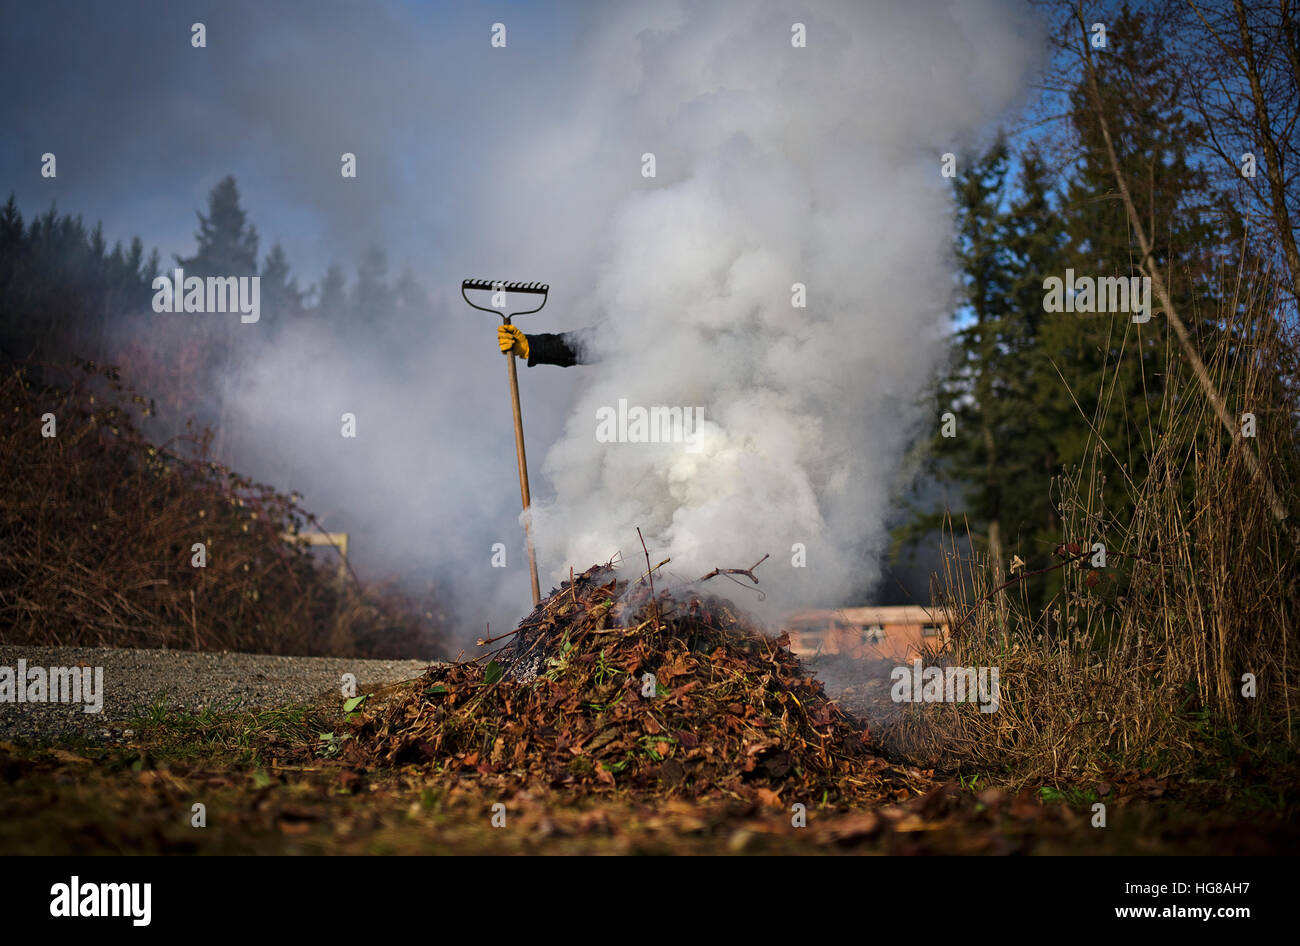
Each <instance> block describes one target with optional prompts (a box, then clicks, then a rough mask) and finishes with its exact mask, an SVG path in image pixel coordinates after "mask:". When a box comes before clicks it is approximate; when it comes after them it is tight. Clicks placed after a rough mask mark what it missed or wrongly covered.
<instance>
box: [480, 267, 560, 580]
mask: <svg viewBox="0 0 1300 946" xmlns="http://www.w3.org/2000/svg"><path fill="white" fill-rule="evenodd" d="M470 289H477V290H482V291H484V292H490V293H492V304H493V307H492V308H488V307H487V306H481V305H479V304H478V303H477V302H474V301H473V300H472V299H470V297H469V295H468V294H467V290H470ZM550 289H551V287H550V286H548V285H546V284H545V283H537V282H528V283H524V282H506V281H505V280H501V279H466V280H465V281H464V282H462V283H461V284H460V294H461V296H462V297H463V298H464V300H465V301H466V302H468V303H469V304H470V305H471V306H473V307H474V308H475V309H480V310H482V311H483V312H491V313H492V314H493V315H499V316H501V324H502V325H510V324H511V322H510V320H511V319H513V318H514V317H515V316H516V315H529V314H530V313H533V312H537V311H538V310H540V309H541V308H542V306H544V305H546V297H547V293H549V292H550ZM512 292H518V293H528V294H531V295H537V296H541V297H542V301H541V304H540V305H538V306H537V308H536V309H522V310H520V311H518V312H511V313H509V314H506V313H505V311H504V310H505V308H506V304H505V296H506V294H508V293H512ZM498 300H499V302H498ZM506 363H507V365H508V366H509V369H510V401H511V404H512V405H513V407H514V411H515V456H516V457H517V458H518V459H519V496H520V498H521V499H522V500H523V503H524V536H525V538H526V539H527V541H528V574H529V577H530V578H531V579H532V582H533V605H534V606H536V605H538V604H540V603H541V600H542V591H541V588H539V587H538V584H537V557H536V554H535V553H534V552H533V524H532V521H531V517H530V516H529V515H528V507H529V506H530V505H531V503H532V499H531V497H530V494H529V490H528V455H527V454H526V453H525V452H524V415H523V412H522V411H521V410H520V409H519V375H518V373H517V372H516V371H515V355H514V352H510V353H509V357H507V359H506Z"/></svg>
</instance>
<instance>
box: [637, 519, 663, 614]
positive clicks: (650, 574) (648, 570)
mask: <svg viewBox="0 0 1300 946" xmlns="http://www.w3.org/2000/svg"><path fill="white" fill-rule="evenodd" d="M636 537H637V538H638V539H640V540H641V551H642V552H643V553H645V568H646V577H648V578H649V579H650V600H651V601H653V602H654V606H655V633H656V634H657V633H659V599H658V598H657V597H655V574H654V569H653V568H651V567H650V551H649V550H648V549H647V548H646V547H645V536H643V535H642V534H641V527H640V526H637V527H636Z"/></svg>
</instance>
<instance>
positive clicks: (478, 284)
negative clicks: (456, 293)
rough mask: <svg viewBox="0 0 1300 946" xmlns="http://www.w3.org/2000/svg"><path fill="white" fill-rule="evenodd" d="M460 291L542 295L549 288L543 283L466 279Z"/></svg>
mask: <svg viewBox="0 0 1300 946" xmlns="http://www.w3.org/2000/svg"><path fill="white" fill-rule="evenodd" d="M461 289H483V290H486V291H487V292H532V293H536V294H538V295H544V294H545V293H547V292H549V291H550V289H551V287H550V286H548V285H547V284H546V283H544V282H509V281H507V280H504V279H466V280H465V281H464V282H462V283H461Z"/></svg>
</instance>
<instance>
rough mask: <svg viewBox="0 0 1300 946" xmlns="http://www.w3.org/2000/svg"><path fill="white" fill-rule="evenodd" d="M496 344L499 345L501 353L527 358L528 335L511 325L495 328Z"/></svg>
mask: <svg viewBox="0 0 1300 946" xmlns="http://www.w3.org/2000/svg"><path fill="white" fill-rule="evenodd" d="M497 344H498V345H500V346H501V354H503V355H510V354H514V355H518V356H519V357H520V358H523V359H525V360H527V358H528V336H527V335H525V334H524V333H523V332H521V331H519V329H517V328H515V327H514V326H513V325H502V326H498V328H497Z"/></svg>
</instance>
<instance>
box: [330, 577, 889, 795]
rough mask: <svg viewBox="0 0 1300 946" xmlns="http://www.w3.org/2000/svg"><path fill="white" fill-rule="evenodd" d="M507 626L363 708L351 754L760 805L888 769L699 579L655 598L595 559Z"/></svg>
mask: <svg viewBox="0 0 1300 946" xmlns="http://www.w3.org/2000/svg"><path fill="white" fill-rule="evenodd" d="M751 577H752V576H751ZM693 587H695V588H698V586H693ZM512 637H513V639H512V640H511V642H510V643H509V644H508V645H506V646H505V647H504V648H503V649H502V650H501V651H499V652H498V653H497V654H496V655H495V656H494V658H493V659H492V660H491V661H490V662H487V663H486V664H485V663H484V662H483V660H480V661H477V662H472V663H461V664H454V665H444V666H439V667H433V668H431V669H430V670H429V671H428V672H427V673H426V674H425V675H424V676H423V677H422V678H421V679H420V680H419V681H417V683H416V685H415V689H414V691H413V692H412V693H411V695H410V696H409V697H408V698H406V699H404V700H400V701H396V702H394V703H391V704H390V705H388V706H387V707H386V708H384V709H382V710H380V711H379V712H378V713H377V714H375V715H370V716H366V717H364V718H363V719H362V720H361V721H360V723H359V724H358V726H357V730H356V733H355V736H356V738H355V739H354V740H350V741H349V743H350V746H349V753H348V755H349V756H350V757H351V761H353V762H354V763H358V764H361V765H363V766H364V765H396V766H401V765H410V764H414V765H428V766H432V767H433V768H434V770H435V771H437V772H439V773H440V774H444V775H447V776H452V777H469V778H474V777H479V778H484V777H486V778H490V779H492V780H493V781H497V782H500V783H502V784H506V783H515V784H525V785H532V786H541V785H546V786H550V787H552V788H556V789H568V790H573V791H580V792H581V791H588V792H596V793H609V792H614V791H618V790H621V789H630V790H632V791H634V792H636V793H638V794H643V795H650V796H658V795H676V796H682V797H706V796H715V795H723V796H728V795H729V796H732V797H742V798H749V799H754V800H761V801H764V802H767V803H776V802H777V801H778V800H779V801H782V802H784V803H786V804H789V803H791V802H792V801H799V800H805V801H809V800H813V801H816V802H817V803H821V802H823V801H837V800H838V801H848V800H852V799H854V798H859V797H863V796H866V795H871V796H873V797H880V795H881V794H882V792H883V791H886V790H887V789H886V787H885V785H884V783H885V782H888V781H889V779H890V772H889V769H888V766H887V765H886V764H885V763H884V761H883V760H882V759H880V758H879V757H878V756H876V755H874V754H873V753H871V752H870V751H869V750H868V749H867V747H866V744H865V742H864V739H865V737H866V732H865V730H864V728H863V727H862V725H861V724H860V723H858V722H857V721H856V720H854V719H853V718H852V717H851V716H849V715H847V714H846V713H844V712H843V711H842V710H841V709H840V708H839V707H838V706H837V705H836V704H835V703H833V702H832V701H831V700H830V699H829V698H828V697H827V696H826V694H825V692H824V691H823V689H822V685H821V683H820V682H818V681H817V680H815V679H813V678H812V677H810V676H809V675H808V674H807V673H806V672H805V671H804V669H803V667H802V666H801V665H800V663H799V660H798V658H797V657H795V656H794V655H793V654H791V653H790V651H789V650H788V649H786V647H785V645H786V644H787V643H788V642H787V641H786V640H785V639H784V638H782V639H777V640H773V639H771V638H769V637H767V636H766V635H764V634H763V633H762V632H760V631H759V630H757V629H756V628H755V627H754V626H753V625H752V624H751V623H750V622H749V621H748V619H747V618H746V617H745V616H744V615H743V614H742V613H740V612H739V611H738V610H737V609H735V607H734V606H733V605H732V604H731V603H730V602H728V601H725V600H723V599H720V598H717V597H713V596H707V595H703V594H700V593H698V592H697V591H696V590H687V591H682V592H678V593H677V594H675V595H671V594H668V593H666V592H661V593H660V594H658V595H657V596H652V592H651V589H650V588H649V587H648V586H647V585H646V584H644V583H632V584H631V585H630V586H629V583H628V582H627V581H626V580H620V579H619V578H618V577H617V576H616V575H615V573H614V570H613V569H612V568H611V567H610V566H608V565H605V566H594V567H592V568H591V569H589V570H588V571H587V572H585V573H584V574H582V575H580V576H578V577H577V578H576V579H575V580H574V581H572V582H565V583H563V584H562V586H561V588H560V589H559V590H557V591H554V592H553V593H552V594H551V595H550V596H549V597H548V598H546V599H545V600H544V601H542V603H541V604H540V605H539V606H538V607H537V608H536V609H535V610H534V611H533V613H532V614H531V615H529V616H528V617H527V618H526V619H525V620H524V621H523V622H522V623H521V624H520V626H519V628H518V629H517V630H516V631H515V632H514V634H513V635H512ZM484 659H486V658H484Z"/></svg>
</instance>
